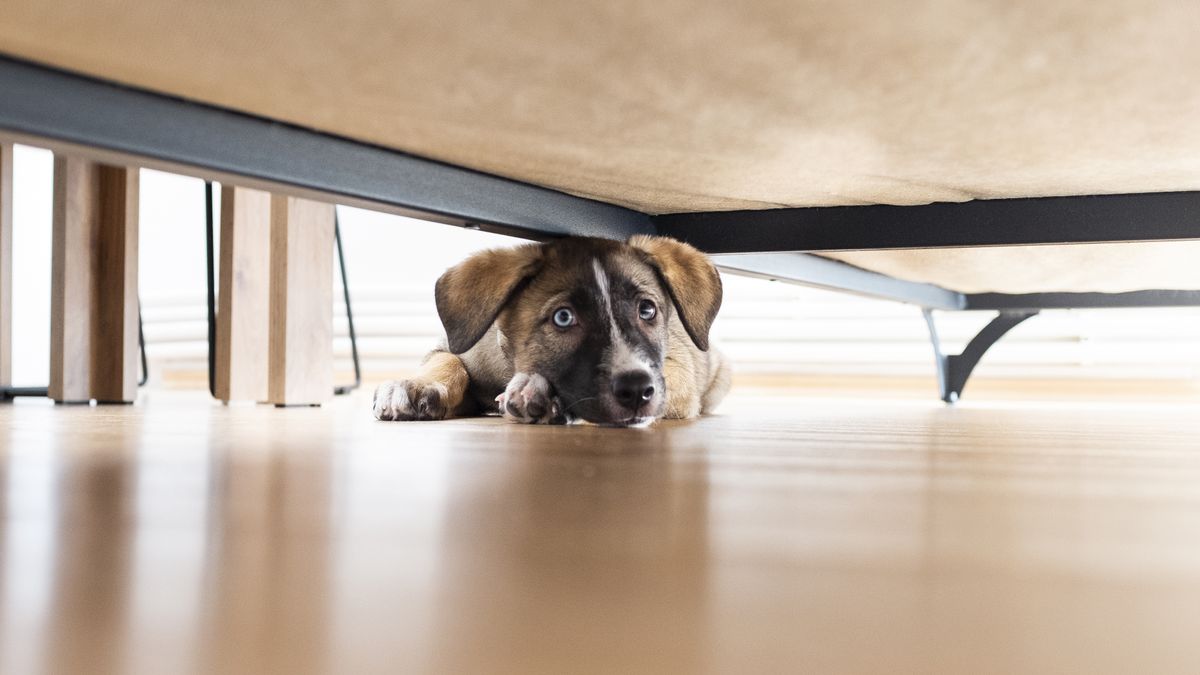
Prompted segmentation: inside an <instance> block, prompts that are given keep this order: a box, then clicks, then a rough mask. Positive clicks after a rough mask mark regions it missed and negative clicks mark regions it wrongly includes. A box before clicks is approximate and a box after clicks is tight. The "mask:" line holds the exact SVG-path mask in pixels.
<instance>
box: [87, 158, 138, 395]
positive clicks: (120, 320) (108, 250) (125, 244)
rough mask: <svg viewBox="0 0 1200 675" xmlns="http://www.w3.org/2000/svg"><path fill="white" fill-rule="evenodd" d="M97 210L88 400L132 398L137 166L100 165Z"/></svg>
mask: <svg viewBox="0 0 1200 675" xmlns="http://www.w3.org/2000/svg"><path fill="white" fill-rule="evenodd" d="M97 179H98V186H97V187H98V189H99V200H100V208H99V211H98V216H99V222H98V229H97V239H96V248H95V251H94V255H95V256H96V262H95V268H94V269H95V275H96V276H95V279H94V280H93V283H92V290H93V295H92V298H93V302H94V303H95V306H96V311H95V313H94V315H93V321H94V323H93V325H92V355H91V358H92V365H91V370H92V374H91V383H92V388H91V393H92V398H94V399H96V400H97V401H99V402H100V403H123V402H129V401H133V400H134V399H135V398H137V379H138V377H137V376H138V360H139V359H138V170H137V169H128V168H125V167H114V166H105V165H100V166H99V168H98V171H97Z"/></svg>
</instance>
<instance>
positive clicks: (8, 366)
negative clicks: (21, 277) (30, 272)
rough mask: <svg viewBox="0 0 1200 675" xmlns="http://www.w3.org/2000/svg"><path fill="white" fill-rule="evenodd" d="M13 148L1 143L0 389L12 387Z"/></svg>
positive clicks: (8, 144)
mask: <svg viewBox="0 0 1200 675" xmlns="http://www.w3.org/2000/svg"><path fill="white" fill-rule="evenodd" d="M12 246H13V146H12V143H5V142H3V141H0V387H7V386H11V385H12V353H13V347H12V336H13V328H12V299H13V268H12V266H13V250H12Z"/></svg>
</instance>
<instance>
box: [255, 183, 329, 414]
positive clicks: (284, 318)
mask: <svg viewBox="0 0 1200 675" xmlns="http://www.w3.org/2000/svg"><path fill="white" fill-rule="evenodd" d="M333 223H334V207H333V205H332V204H324V203H321V202H314V201H310V200H307V199H299V198H296V197H287V196H282V195H272V197H271V270H270V278H271V279H270V297H271V309H270V321H271V324H270V329H269V343H270V346H269V366H268V380H269V383H268V392H267V394H268V401H269V402H271V403H274V404H276V405H317V404H320V403H322V402H324V401H326V400H328V399H329V398H330V397H331V396H332V395H333Z"/></svg>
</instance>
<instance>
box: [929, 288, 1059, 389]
mask: <svg viewBox="0 0 1200 675" xmlns="http://www.w3.org/2000/svg"><path fill="white" fill-rule="evenodd" d="M921 313H922V314H923V315H924V316H925V325H926V326H928V327H929V340H930V342H931V343H933V358H934V364H935V365H936V366H937V378H938V389H939V394H940V395H941V398H942V400H943V401H945V402H946V403H954V402H956V401H958V399H959V397H960V396H962V391H963V388H964V387H966V386H967V379H968V378H970V377H971V371H973V370H975V366H976V365H978V364H979V359H981V358H983V355H984V354H986V353H987V350H988V349H990V348H991V347H992V345H994V344H996V343H997V342H999V341H1000V338H1002V337H1004V335H1005V334H1006V333H1008V331H1010V330H1012V329H1013V328H1016V327H1017V325H1018V324H1020V323H1021V322H1023V321H1025V320H1026V319H1028V318H1030V317H1032V316H1036V315H1037V314H1038V311H1037V310H1020V311H1002V312H1000V313H998V314H997V315H996V318H994V319H992V320H991V321H990V322H989V323H988V325H986V326H984V327H983V329H982V330H980V331H979V333H978V334H977V335H976V336H975V337H973V338H971V341H970V342H968V343H967V346H966V348H964V349H963V351H962V353H961V354H945V353H943V352H942V343H941V340H940V339H939V338H938V332H937V324H936V323H935V322H934V319H933V310H931V309H923V310H921Z"/></svg>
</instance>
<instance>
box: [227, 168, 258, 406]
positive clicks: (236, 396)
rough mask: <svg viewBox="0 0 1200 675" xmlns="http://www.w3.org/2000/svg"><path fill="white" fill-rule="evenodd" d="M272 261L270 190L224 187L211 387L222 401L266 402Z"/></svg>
mask: <svg viewBox="0 0 1200 675" xmlns="http://www.w3.org/2000/svg"><path fill="white" fill-rule="evenodd" d="M270 264H271V195H270V193H267V192H262V191H260V190H251V189H247V188H241V187H235V186H223V187H222V188H221V252H220V289H221V290H220V297H219V298H218V302H217V345H216V387H215V389H216V392H215V393H216V397H217V398H218V399H220V400H222V401H225V402H229V401H259V402H265V401H267V398H268V391H267V361H268V359H267V354H268V349H269V337H270V336H269V327H270V315H269V312H270V300H271V275H270Z"/></svg>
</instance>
